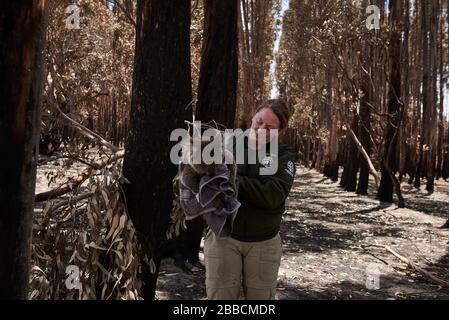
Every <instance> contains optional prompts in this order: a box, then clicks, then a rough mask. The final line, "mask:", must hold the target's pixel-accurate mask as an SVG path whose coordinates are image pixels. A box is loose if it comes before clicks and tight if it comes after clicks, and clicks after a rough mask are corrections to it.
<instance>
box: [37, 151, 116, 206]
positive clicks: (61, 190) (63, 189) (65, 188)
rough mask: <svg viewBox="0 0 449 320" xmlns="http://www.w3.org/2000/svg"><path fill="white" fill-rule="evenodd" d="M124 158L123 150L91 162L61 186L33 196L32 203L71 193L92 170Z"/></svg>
mask: <svg viewBox="0 0 449 320" xmlns="http://www.w3.org/2000/svg"><path fill="white" fill-rule="evenodd" d="M124 156H125V150H119V151H117V152H116V153H114V154H113V155H111V156H104V157H102V158H100V159H98V160H96V161H93V162H92V163H90V165H89V166H88V167H87V168H86V169H84V170H83V172H81V174H79V175H78V176H76V177H71V178H69V179H68V180H67V181H66V182H64V183H63V184H61V185H60V186H58V187H56V188H54V189H52V190H49V191H45V192H42V193H38V194H37V195H36V196H35V199H34V201H35V202H42V201H47V200H49V199H54V198H57V197H60V196H62V195H64V194H66V193H68V192H70V191H72V190H73V189H75V188H77V187H78V186H80V185H81V184H82V183H83V182H84V181H86V180H87V179H88V178H89V177H90V176H91V175H92V173H93V172H94V170H99V169H101V168H103V167H105V166H107V165H108V164H111V163H113V162H115V161H117V160H119V159H121V158H123V157H124Z"/></svg>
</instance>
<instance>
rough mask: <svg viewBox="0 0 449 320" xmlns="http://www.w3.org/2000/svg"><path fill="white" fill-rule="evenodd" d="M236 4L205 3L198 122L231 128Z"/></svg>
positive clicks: (214, 0)
mask: <svg viewBox="0 0 449 320" xmlns="http://www.w3.org/2000/svg"><path fill="white" fill-rule="evenodd" d="M237 5H238V1H237V0H229V1H220V0H205V13H204V42H203V48H202V52H201V67H200V78H199V82H198V103H197V107H196V114H197V119H198V120H201V121H202V122H203V123H205V122H208V121H211V120H215V121H217V122H219V123H221V124H223V125H224V126H226V127H227V128H232V127H233V126H234V119H235V107H236V97H237V77H238V37H237V12H238V10H237Z"/></svg>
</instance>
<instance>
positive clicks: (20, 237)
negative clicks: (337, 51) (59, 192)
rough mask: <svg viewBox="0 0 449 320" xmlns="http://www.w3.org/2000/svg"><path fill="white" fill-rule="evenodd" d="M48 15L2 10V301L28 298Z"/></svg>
mask: <svg viewBox="0 0 449 320" xmlns="http://www.w3.org/2000/svg"><path fill="white" fill-rule="evenodd" d="M45 11H46V7H45V0H34V1H7V2H2V4H1V5H0V77H1V79H3V80H2V84H1V85H0V101H1V102H2V112H1V113H0V150H2V152H5V153H7V156H4V157H2V166H1V167H0V261H1V262H0V283H1V286H0V300H5V299H27V297H28V280H29V271H30V254H31V232H32V224H33V208H34V191H35V181H36V163H37V155H38V147H37V146H38V139H39V129H40V106H41V101H42V89H43V49H44V47H45V32H46V31H45V29H46V22H45V19H46V17H45Z"/></svg>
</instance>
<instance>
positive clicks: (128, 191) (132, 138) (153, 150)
mask: <svg viewBox="0 0 449 320" xmlns="http://www.w3.org/2000/svg"><path fill="white" fill-rule="evenodd" d="M137 12H138V14H137V27H136V48H135V61H134V77H133V91H132V103H131V111H130V131H129V136H128V139H127V143H126V152H125V158H124V162H123V174H124V176H125V177H126V178H127V179H128V180H129V181H130V183H129V184H124V185H123V189H124V192H125V196H126V203H127V205H128V213H129V215H130V217H131V219H132V221H133V223H134V225H135V227H136V230H137V235H138V238H139V240H140V244H141V245H142V247H143V253H144V254H145V255H146V256H147V257H148V258H152V259H153V261H154V263H155V267H156V270H155V272H154V273H151V270H150V269H149V267H148V265H147V264H146V263H143V266H144V270H143V280H144V286H143V288H142V292H141V295H142V296H143V298H144V299H154V295H155V289H156V281H157V277H158V273H159V266H160V260H161V255H162V252H163V250H162V248H163V246H164V244H165V241H166V239H165V232H166V228H167V225H168V222H169V217H170V211H171V208H172V200H173V194H172V179H173V178H174V176H175V175H176V173H177V167H176V165H175V164H173V163H171V161H170V147H171V143H169V137H170V133H171V131H172V130H174V129H176V128H183V127H184V126H185V124H184V121H185V120H187V119H190V118H191V115H190V114H191V113H190V112H189V111H188V110H187V106H189V105H190V102H191V99H192V89H191V75H190V43H189V42H190V35H189V32H190V0H179V1H165V0H140V1H138V4H137Z"/></svg>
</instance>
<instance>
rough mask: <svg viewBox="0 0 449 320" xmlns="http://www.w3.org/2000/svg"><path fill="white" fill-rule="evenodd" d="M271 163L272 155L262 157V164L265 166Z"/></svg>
mask: <svg viewBox="0 0 449 320" xmlns="http://www.w3.org/2000/svg"><path fill="white" fill-rule="evenodd" d="M272 164H273V158H272V157H265V158H263V159H262V165H263V166H264V167H265V168H269V167H271V165H272Z"/></svg>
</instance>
